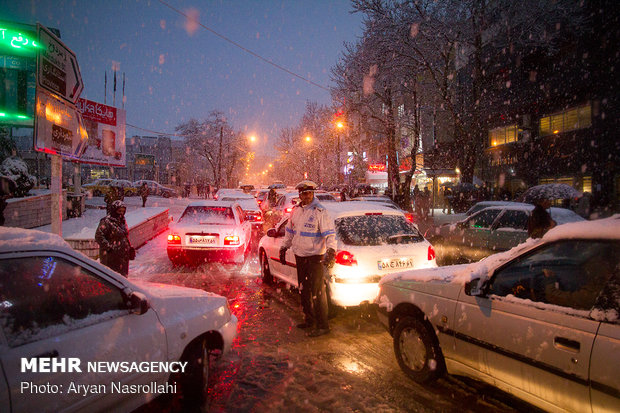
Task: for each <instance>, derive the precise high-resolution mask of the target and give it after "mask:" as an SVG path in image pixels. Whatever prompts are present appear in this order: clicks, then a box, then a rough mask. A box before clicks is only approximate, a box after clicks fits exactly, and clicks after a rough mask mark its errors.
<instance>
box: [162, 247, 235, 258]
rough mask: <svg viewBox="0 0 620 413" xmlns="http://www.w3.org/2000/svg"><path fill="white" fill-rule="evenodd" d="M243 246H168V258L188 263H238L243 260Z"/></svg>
mask: <svg viewBox="0 0 620 413" xmlns="http://www.w3.org/2000/svg"><path fill="white" fill-rule="evenodd" d="M244 251H245V246H244V245H241V246H239V247H235V248H202V247H183V246H178V247H177V246H168V257H170V259H173V258H177V259H178V258H183V259H186V260H189V261H199V260H205V261H224V262H226V261H238V260H239V259H242V258H243V253H244Z"/></svg>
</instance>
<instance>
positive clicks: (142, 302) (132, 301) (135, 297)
mask: <svg viewBox="0 0 620 413" xmlns="http://www.w3.org/2000/svg"><path fill="white" fill-rule="evenodd" d="M149 308H150V306H149V301H148V299H147V298H146V296H145V295H144V294H142V293H139V292H137V291H134V292H132V293H131V295H130V296H129V309H130V310H131V313H132V314H136V315H142V314H144V313H146V312H147V311H148V310H149Z"/></svg>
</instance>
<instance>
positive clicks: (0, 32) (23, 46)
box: [0, 24, 40, 57]
mask: <svg viewBox="0 0 620 413" xmlns="http://www.w3.org/2000/svg"><path fill="white" fill-rule="evenodd" d="M39 48H40V46H39V45H38V44H37V39H36V38H35V35H34V33H31V32H28V31H25V30H19V29H14V28H11V27H9V26H6V25H2V24H0V51H2V52H3V53H6V54H12V55H21V56H31V57H35V56H36V54H37V49H39Z"/></svg>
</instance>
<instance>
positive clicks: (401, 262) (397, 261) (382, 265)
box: [377, 258, 413, 270]
mask: <svg viewBox="0 0 620 413" xmlns="http://www.w3.org/2000/svg"><path fill="white" fill-rule="evenodd" d="M377 267H379V270H397V269H401V268H413V258H392V259H389V260H382V261H377Z"/></svg>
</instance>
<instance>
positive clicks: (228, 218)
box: [179, 206, 235, 225]
mask: <svg viewBox="0 0 620 413" xmlns="http://www.w3.org/2000/svg"><path fill="white" fill-rule="evenodd" d="M179 222H183V223H184V224H202V225H204V224H215V225H230V224H234V223H235V216H234V214H233V211H232V208H230V207H204V206H195V207H187V208H186V209H185V211H184V212H183V215H181V218H179Z"/></svg>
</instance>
